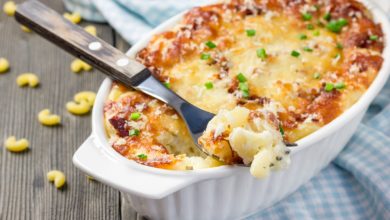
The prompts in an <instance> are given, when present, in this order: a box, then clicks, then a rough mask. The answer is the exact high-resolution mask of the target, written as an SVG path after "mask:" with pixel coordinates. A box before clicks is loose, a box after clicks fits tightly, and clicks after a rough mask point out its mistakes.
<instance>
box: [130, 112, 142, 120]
mask: <svg viewBox="0 0 390 220" xmlns="http://www.w3.org/2000/svg"><path fill="white" fill-rule="evenodd" d="M140 117H141V113H139V112H133V113H131V114H130V118H131V120H138V119H139V118H140Z"/></svg>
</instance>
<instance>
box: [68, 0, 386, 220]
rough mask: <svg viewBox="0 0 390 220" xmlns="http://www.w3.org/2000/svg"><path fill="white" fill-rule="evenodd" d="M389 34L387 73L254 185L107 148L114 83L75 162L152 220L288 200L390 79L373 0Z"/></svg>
mask: <svg viewBox="0 0 390 220" xmlns="http://www.w3.org/2000/svg"><path fill="white" fill-rule="evenodd" d="M362 2H363V3H364V4H365V5H366V6H367V8H368V9H370V10H371V11H372V13H373V15H374V18H375V20H376V21H377V22H379V23H381V25H382V28H383V31H384V34H385V44H386V46H385V50H384V52H383V57H384V58H385V60H384V63H383V66H382V69H381V70H380V72H379V74H378V76H377V77H376V79H375V81H374V82H373V83H372V85H371V86H370V88H369V89H368V90H367V92H366V93H365V94H364V95H363V96H362V97H361V98H360V100H359V101H358V102H357V103H356V104H354V105H353V106H352V107H351V108H350V109H348V110H347V111H346V112H345V113H343V114H342V115H341V116H339V117H338V118H337V119H335V120H334V121H332V122H331V123H329V124H328V125H326V126H324V127H323V128H321V129H320V130H318V131H316V132H314V133H313V134H311V135H309V136H307V137H305V138H303V139H301V140H299V141H298V145H299V147H296V148H292V152H291V157H292V158H291V161H292V163H291V166H290V167H289V168H288V169H286V170H282V171H278V172H274V173H272V174H271V175H270V176H269V177H268V178H266V179H262V180H259V179H255V178H254V177H252V176H251V175H250V173H249V170H248V168H246V167H240V166H221V167H216V168H209V169H204V170H194V171H170V170H163V169H157V168H152V167H147V166H143V165H140V164H137V163H136V162H134V161H131V160H128V159H126V158H124V157H122V156H121V155H120V154H119V153H117V152H116V151H115V150H114V149H113V148H111V146H110V145H109V144H108V142H107V138H106V134H105V131H104V127H103V105H104V102H105V99H106V97H107V95H108V93H109V90H110V87H111V84H112V81H111V80H110V79H106V80H105V81H104V82H103V84H102V85H101V87H100V89H99V92H98V95H97V99H96V102H95V107H94V109H93V113H92V134H91V136H90V137H89V138H88V139H87V140H86V141H85V142H84V143H83V144H82V145H81V147H80V148H79V149H78V150H77V152H76V153H75V155H74V157H73V162H74V164H75V165H76V166H77V167H78V168H80V169H81V170H82V171H84V172H85V173H87V174H88V175H91V176H93V177H94V178H96V179H97V180H98V181H101V182H103V183H105V184H107V185H109V186H112V187H114V188H116V189H118V190H120V191H122V192H123V195H124V196H125V197H126V199H128V201H129V202H130V203H131V205H132V206H133V207H134V209H135V210H136V211H137V212H138V213H139V214H141V215H143V216H146V217H149V218H151V219H170V220H172V219H202V220H205V219H237V218H242V217H244V216H248V215H250V214H252V213H254V212H257V211H259V210H261V209H264V208H266V207H268V206H271V205H272V204H274V203H276V202H278V201H280V200H281V199H283V198H285V197H286V196H287V195H289V194H290V193H292V192H294V191H295V190H297V189H298V187H300V186H301V185H302V184H304V183H305V182H307V181H308V180H309V179H310V178H312V177H313V176H314V175H316V174H317V173H318V172H319V171H320V170H321V169H322V168H324V167H325V166H327V165H328V164H329V162H330V161H331V160H332V159H334V158H335V157H336V155H337V154H338V153H339V152H340V151H341V150H342V149H343V147H344V146H345V144H346V143H347V141H348V140H349V139H350V138H351V136H352V135H353V133H354V132H355V130H356V129H357V127H358V125H359V123H360V121H361V119H362V117H363V115H364V113H365V112H366V110H367V108H368V106H369V104H370V103H371V101H372V100H373V99H374V97H375V96H376V95H377V94H378V93H379V91H380V90H381V88H382V87H383V86H384V84H385V82H386V80H387V78H388V76H389V74H390V60H389V59H390V48H389V46H388V44H389V42H390V23H389V21H388V19H387V18H386V15H385V13H384V12H383V11H382V10H381V9H379V8H378V7H376V6H374V5H373V4H372V3H370V2H368V1H362ZM182 15H183V14H180V15H178V16H175V17H173V18H172V19H170V20H168V21H167V22H165V23H163V24H162V25H160V26H159V27H158V28H156V29H155V30H154V31H153V32H152V33H150V34H149V35H148V37H146V38H145V39H143V40H141V41H140V42H139V43H137V44H136V45H134V46H133V47H132V48H131V50H130V51H129V52H128V55H129V56H130V57H134V56H135V54H136V53H137V51H139V50H140V49H142V48H143V47H145V46H146V44H147V43H148V41H149V39H150V37H151V36H152V35H153V34H156V33H159V32H162V31H164V30H167V29H169V28H171V27H172V26H174V25H175V24H176V23H177V22H178V21H179V20H181V18H182Z"/></svg>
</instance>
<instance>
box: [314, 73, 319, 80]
mask: <svg viewBox="0 0 390 220" xmlns="http://www.w3.org/2000/svg"><path fill="white" fill-rule="evenodd" d="M320 77H321V74H320V73H314V74H313V78H314V79H319V78H320Z"/></svg>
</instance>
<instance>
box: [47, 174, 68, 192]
mask: <svg viewBox="0 0 390 220" xmlns="http://www.w3.org/2000/svg"><path fill="white" fill-rule="evenodd" d="M47 179H48V180H49V181H50V182H54V186H55V187H57V189H59V188H61V187H63V186H64V185H65V182H66V177H65V174H64V173H63V172H61V171H59V170H52V171H49V172H48V173H47Z"/></svg>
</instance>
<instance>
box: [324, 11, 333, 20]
mask: <svg viewBox="0 0 390 220" xmlns="http://www.w3.org/2000/svg"><path fill="white" fill-rule="evenodd" d="M331 18H332V17H331V15H330V13H329V12H328V13H326V14H325V15H324V20H326V21H330V19H331Z"/></svg>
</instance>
